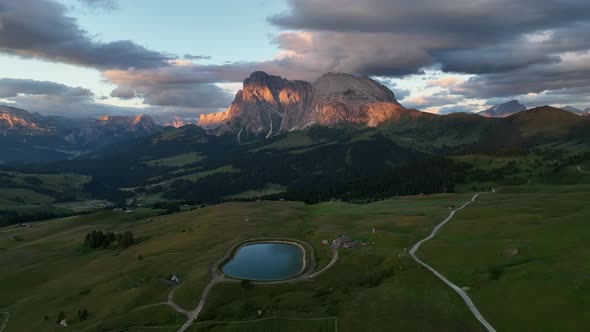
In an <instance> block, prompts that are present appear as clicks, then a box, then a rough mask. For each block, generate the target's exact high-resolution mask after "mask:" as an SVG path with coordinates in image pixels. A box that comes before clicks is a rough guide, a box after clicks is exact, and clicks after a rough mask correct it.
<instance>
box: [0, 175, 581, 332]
mask: <svg viewBox="0 0 590 332" xmlns="http://www.w3.org/2000/svg"><path fill="white" fill-rule="evenodd" d="M568 171H569V170H568ZM471 196H472V195H471V194H439V195H430V196H407V197H398V198H394V199H389V200H384V201H379V202H375V203H371V204H365V205H356V204H349V203H344V202H326V203H322V204H317V205H306V204H303V203H298V202H288V201H285V202H269V201H261V202H250V203H224V204H220V205H216V206H211V207H206V208H201V209H197V210H193V211H188V212H182V213H176V214H173V215H160V213H161V211H155V210H149V209H139V210H136V211H135V212H133V213H129V214H126V213H121V212H114V211H103V212H99V213H95V214H92V215H86V216H77V217H70V218H65V219H58V220H50V221H46V222H42V223H36V224H33V227H30V228H22V227H20V228H19V227H14V226H11V227H4V228H0V264H1V266H3V269H1V270H0V293H1V294H2V297H0V312H9V313H10V320H9V322H8V324H7V327H6V331H54V329H55V320H56V317H57V315H58V314H59V313H60V312H62V311H63V312H64V313H65V314H66V317H67V320H68V327H67V328H60V329H59V330H63V331H78V330H81V329H85V328H86V330H85V331H112V330H116V329H122V328H125V327H131V326H138V328H134V329H133V331H148V330H149V331H154V330H155V331H176V329H177V328H178V327H179V326H180V325H182V324H183V323H184V322H185V320H186V317H185V316H183V315H181V314H178V313H176V312H175V311H174V310H172V309H171V308H170V307H168V306H166V305H161V304H160V305H157V306H153V307H148V308H142V307H144V306H148V305H152V304H158V303H162V302H165V301H166V299H167V295H168V292H169V290H170V288H171V283H170V282H169V281H167V280H166V279H167V277H168V276H169V275H170V274H172V273H175V274H178V275H179V276H180V277H181V279H182V283H181V284H180V285H179V286H178V287H177V289H176V290H175V292H174V295H173V299H174V302H175V303H176V304H178V305H179V306H180V307H182V308H184V309H186V310H192V309H194V308H195V307H196V306H197V304H198V302H199V298H200V295H201V293H202V291H203V288H204V287H205V285H206V284H207V283H208V280H209V277H210V268H211V267H212V265H213V264H214V263H215V262H216V261H217V260H219V258H221V257H222V256H223V255H224V253H225V252H226V250H227V249H228V248H229V247H231V245H233V244H234V243H236V242H238V241H241V240H245V239H249V238H260V237H277V238H286V237H288V238H297V239H300V240H304V241H307V242H308V243H310V244H311V245H312V246H313V247H314V249H315V255H316V261H317V265H318V268H321V267H322V266H325V265H326V264H327V263H328V262H329V261H330V259H331V257H332V254H331V250H330V248H329V247H328V246H324V245H322V240H324V239H333V238H335V237H336V236H338V235H341V234H344V235H347V236H349V237H351V238H352V239H356V240H360V241H363V242H365V243H367V245H366V246H360V247H358V248H354V249H340V252H339V254H340V255H339V256H340V257H339V260H338V261H337V262H336V264H335V265H334V266H333V267H331V268H330V269H329V270H327V271H326V272H325V273H324V274H322V275H320V276H318V277H315V278H313V279H312V280H309V281H305V282H298V283H284V284H274V285H254V286H253V287H246V288H244V287H243V286H242V285H240V284H239V283H221V284H217V285H216V286H214V288H213V289H212V291H211V292H210V293H209V296H208V298H207V302H206V304H205V307H204V309H203V311H202V312H201V314H200V315H199V318H198V320H197V321H196V322H195V323H196V324H195V325H193V326H191V327H190V328H189V330H188V331H277V330H281V331H334V326H335V324H337V325H338V331H366V330H371V331H392V330H394V331H395V330H398V331H433V330H436V331H483V327H482V326H481V325H480V324H479V322H477V320H476V319H475V318H474V317H473V316H472V315H471V313H470V312H469V310H468V309H467V307H466V306H465V305H464V303H463V302H462V300H461V299H460V298H459V297H458V296H457V294H456V293H454V292H453V291H452V290H451V289H449V288H448V287H447V286H446V285H444V284H443V283H442V282H441V281H440V280H438V279H437V278H436V277H435V276H434V275H432V274H431V273H430V272H429V271H427V270H425V269H424V268H422V267H420V266H419V265H417V264H416V263H415V262H414V261H413V260H412V259H411V258H410V257H409V255H408V254H407V252H406V251H407V250H409V248H410V247H411V246H412V245H413V244H414V243H416V242H417V241H418V240H420V239H422V238H424V237H425V236H426V235H427V234H429V233H430V231H431V230H432V228H433V227H434V226H435V225H436V224H438V223H439V222H440V221H441V220H443V219H444V218H445V217H446V216H447V215H448V213H449V208H453V207H458V206H460V205H461V204H463V203H464V202H466V201H467V200H469V199H470V198H471ZM586 197H590V185H584V184H578V185H561V186H557V185H556V186H518V187H506V188H501V189H500V190H499V191H498V192H497V193H495V194H487V195H483V196H481V197H480V198H479V199H478V201H476V202H475V203H474V204H472V205H470V206H469V207H467V208H466V209H464V210H462V211H461V212H459V213H458V214H457V216H456V217H455V219H453V220H452V221H451V222H450V223H449V224H448V225H447V226H445V227H444V228H443V229H442V230H441V232H440V234H439V235H437V237H436V238H435V239H434V240H432V241H430V242H428V243H426V244H425V245H423V246H422V248H421V249H420V251H419V252H418V256H419V257H421V258H422V259H424V260H425V261H426V262H428V263H429V264H431V265H432V266H433V267H435V268H436V269H437V270H439V271H440V272H442V273H443V274H444V275H446V276H447V277H448V278H449V279H450V280H451V281H453V282H454V283H456V284H457V285H460V286H461V287H463V286H465V287H469V288H468V291H467V292H468V293H469V294H470V296H471V297H472V299H473V301H474V302H475V304H476V305H477V306H478V307H479V309H480V311H481V312H482V314H483V315H484V316H485V317H486V318H487V319H488V321H489V322H490V323H491V324H492V325H494V326H495V327H496V328H497V330H498V331H523V330H531V329H532V330H546V331H558V330H559V331H577V330H580V329H582V327H583V326H587V325H588V323H589V322H588V318H587V317H589V315H588V314H589V311H588V310H589V309H588V308H590V305H589V303H588V298H590V293H589V291H590V289H589V288H588V287H587V281H588V278H589V277H590V271H588V267H587V265H586V264H584V262H587V261H588V260H589V259H590V252H589V251H588V250H587V246H586V245H584V243H587V242H588V240H589V238H590V233H588V230H589V229H590V228H588V227H587V226H588V225H586V223H587V221H588V220H590V209H589V208H588V207H587V204H585V203H586ZM246 217H247V218H249V222H244V219H245V218H246ZM373 228H375V234H373V233H372V229H373ZM92 230H103V231H112V232H115V233H121V232H123V231H125V230H132V231H133V233H134V236H135V238H136V242H137V243H136V244H135V245H133V246H131V247H129V248H127V249H95V250H90V249H88V248H83V247H82V246H81V244H82V242H83V240H84V236H85V234H87V233H88V232H90V231H92ZM15 236H17V237H18V238H19V239H20V240H19V241H15V240H14V237H15ZM539 290H542V291H539ZM555 303H558V304H559V305H558V306H556V305H555ZM84 309H85V310H87V311H88V313H89V315H88V318H87V319H85V320H83V321H80V320H79V319H78V316H77V314H76V313H77V312H78V310H84ZM273 317H285V318H294V319H301V320H286V319H275V318H273ZM330 317H336V320H337V323H336V321H335V320H331V319H326V318H330ZM267 318H268V319H267ZM260 319H263V320H261V321H259V320H260ZM306 319H308V320H306ZM322 319H324V320H322ZM251 320H253V321H252V322H243V321H251ZM240 322H241V323H240ZM140 326H143V327H140ZM150 327H162V328H159V329H153V328H150Z"/></svg>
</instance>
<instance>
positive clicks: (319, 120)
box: [198, 71, 422, 138]
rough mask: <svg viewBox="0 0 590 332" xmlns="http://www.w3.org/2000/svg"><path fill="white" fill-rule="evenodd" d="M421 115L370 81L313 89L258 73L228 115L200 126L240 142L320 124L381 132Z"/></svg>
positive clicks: (327, 78) (328, 82) (322, 81)
mask: <svg viewBox="0 0 590 332" xmlns="http://www.w3.org/2000/svg"><path fill="white" fill-rule="evenodd" d="M421 114H422V113H420V112H418V111H414V110H406V109H405V108H404V107H403V106H402V105H401V104H400V103H399V102H397V100H396V99H395V95H394V94H393V92H391V91H390V90H389V89H388V88H386V87H385V86H383V85H381V84H379V83H378V82H376V81H374V80H372V79H370V78H367V77H356V76H353V75H350V74H343V73H327V74H324V75H322V76H321V77H320V78H318V79H317V80H316V81H315V82H314V83H313V84H311V83H309V82H306V81H290V80H287V79H284V78H282V77H279V76H274V75H269V74H267V73H265V72H261V71H257V72H254V73H252V74H251V75H250V77H248V78H247V79H245V80H244V83H243V88H242V89H241V90H240V91H238V93H237V94H236V96H235V98H234V101H233V102H232V104H231V105H230V107H229V108H228V109H227V110H225V111H223V112H219V113H214V114H207V115H201V117H200V121H199V123H198V125H199V126H201V127H203V128H205V129H208V130H216V131H217V132H219V133H223V132H228V131H231V132H237V133H238V138H239V137H240V135H241V133H242V132H246V133H249V134H254V135H261V134H262V135H264V136H265V137H266V138H269V137H272V136H275V135H278V134H280V133H283V132H288V131H292V130H297V129H304V128H307V127H309V126H311V125H314V124H318V125H322V126H328V127H330V126H335V125H338V124H341V123H349V124H356V125H361V126H367V127H375V126H377V125H379V124H382V123H384V122H387V121H390V120H397V119H400V118H403V117H406V116H407V117H418V116H420V115H421Z"/></svg>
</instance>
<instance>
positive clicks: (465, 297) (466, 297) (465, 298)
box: [410, 193, 496, 332]
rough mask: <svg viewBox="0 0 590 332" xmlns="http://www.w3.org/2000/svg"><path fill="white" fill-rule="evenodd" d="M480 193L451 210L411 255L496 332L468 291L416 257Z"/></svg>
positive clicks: (413, 249)
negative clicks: (427, 242) (421, 248)
mask: <svg viewBox="0 0 590 332" xmlns="http://www.w3.org/2000/svg"><path fill="white" fill-rule="evenodd" d="M480 194H481V193H479V194H475V195H474V196H473V198H471V200H470V201H468V202H466V203H465V204H463V205H462V206H461V207H460V208H458V209H456V210H453V211H451V214H449V216H448V217H447V219H445V220H443V221H442V222H441V223H440V224H438V225H437V226H436V227H435V228H434V229H433V230H432V233H430V235H429V236H427V237H426V238H424V239H422V240H420V241H419V242H418V243H416V244H415V245H414V246H413V247H412V249H410V256H412V258H413V259H414V260H415V261H416V262H417V263H418V264H420V265H422V266H424V267H425V268H427V269H428V270H430V272H432V273H433V274H434V275H435V276H437V277H438V278H439V279H440V280H442V281H443V282H444V283H445V284H447V285H448V286H449V287H451V288H452V289H453V290H454V291H455V292H457V294H459V296H461V298H462V299H463V301H464V302H465V304H467V307H468V308H469V310H471V313H473V316H475V318H477V320H479V321H480V323H481V324H482V325H483V326H484V327H485V328H486V330H488V331H489V332H496V330H495V329H494V328H493V327H492V325H490V323H488V321H487V320H486V319H485V318H484V317H483V316H482V314H481V313H480V312H479V310H478V309H477V307H476V306H475V304H473V301H471V298H470V297H469V295H467V293H465V291H463V290H462V289H461V288H460V287H458V286H457V285H455V284H453V283H452V282H450V281H449V280H448V279H447V278H445V277H444V276H443V275H442V274H440V273H439V272H438V271H436V270H435V269H434V268H433V267H432V266H430V265H428V264H426V263H424V262H423V261H422V260H420V258H418V257H416V251H417V250H418V249H420V246H421V245H422V243H424V242H426V241H428V240H430V239H432V238H434V236H435V235H436V234H437V233H438V231H439V230H440V229H441V228H442V227H443V226H444V225H445V224H446V223H448V222H449V221H451V219H453V217H454V216H455V214H456V213H457V212H459V211H460V210H462V209H464V208H465V207H466V206H467V205H469V204H471V203H473V202H475V200H476V199H477V197H478V196H479V195H480Z"/></svg>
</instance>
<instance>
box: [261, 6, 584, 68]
mask: <svg viewBox="0 0 590 332" xmlns="http://www.w3.org/2000/svg"><path fill="white" fill-rule="evenodd" d="M289 5H290V9H289V10H288V11H287V12H286V13H283V14H279V15H276V16H273V17H270V18H269V21H270V22H272V23H274V24H276V25H278V26H280V27H282V28H288V29H297V30H302V31H308V32H310V33H311V34H312V35H317V34H324V35H327V37H324V40H330V39H332V38H333V36H338V35H342V34H346V35H347V36H349V38H350V39H349V43H348V44H345V45H343V46H342V47H341V48H340V49H339V48H334V47H324V50H323V55H324V56H328V57H337V56H339V55H341V54H347V53H346V52H349V53H348V54H351V57H353V58H351V59H350V61H349V62H350V64H351V66H350V68H352V69H354V70H356V71H357V73H360V74H367V75H375V73H376V72H380V73H381V74H382V75H403V74H406V73H414V72H418V71H419V69H420V68H422V67H424V66H428V65H436V64H440V65H441V66H442V69H443V70H445V71H452V72H463V73H472V74H481V73H497V72H508V71H512V70H516V69H520V68H524V67H528V66H530V65H534V64H554V63H557V62H559V61H560V57H559V55H558V53H560V52H567V51H577V50H585V49H588V48H590V39H589V38H587V37H584V36H588V32H590V29H589V23H590V6H589V5H588V2H587V0H566V1H555V0H521V1H513V0H488V1H477V2H475V3H474V2H473V1H472V0H452V1H451V0H425V1H420V2H416V1H410V0H399V1H390V0H367V1H362V2H360V1H356V0H338V1H333V0H290V1H289ZM544 32H550V33H549V34H548V35H547V36H546V39H545V40H542V39H535V37H538V36H535V34H539V33H544ZM384 34H386V35H389V39H390V40H391V41H392V42H395V44H393V45H389V49H388V50H387V51H388V52H383V45H384V44H383V39H379V38H377V37H376V36H378V35H384ZM361 38H362V39H363V40H365V41H368V40H371V39H373V41H374V42H373V43H365V44H364V45H363V46H365V48H367V50H366V51H365V52H364V53H362V54H358V55H357V56H354V54H355V53H356V52H357V45H358V44H357V43H356V42H355V41H356V40H355V39H357V40H358V39H361ZM371 50H372V51H373V54H372V55H373V56H367V53H369V52H371ZM408 54H409V55H413V56H414V57H411V58H409V59H410V61H406V63H405V67H403V68H400V66H399V65H398V64H397V63H399V62H401V61H399V58H407V55H408ZM379 56H381V57H390V58H391V59H392V60H393V61H389V63H390V64H389V65H387V63H385V64H384V65H383V64H377V65H375V64H374V63H373V61H372V60H373V58H378V57H379ZM396 59H398V60H397V61H396Z"/></svg>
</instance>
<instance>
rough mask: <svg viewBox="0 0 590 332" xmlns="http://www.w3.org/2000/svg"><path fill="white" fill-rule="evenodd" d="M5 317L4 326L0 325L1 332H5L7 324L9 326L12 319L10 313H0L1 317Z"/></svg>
mask: <svg viewBox="0 0 590 332" xmlns="http://www.w3.org/2000/svg"><path fill="white" fill-rule="evenodd" d="M4 316H6V318H5V319H4V320H3V321H2V325H0V332H2V331H4V328H5V327H6V324H8V319H9V318H10V314H9V313H8V311H6V312H0V317H4Z"/></svg>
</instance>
